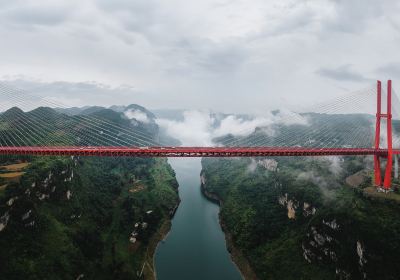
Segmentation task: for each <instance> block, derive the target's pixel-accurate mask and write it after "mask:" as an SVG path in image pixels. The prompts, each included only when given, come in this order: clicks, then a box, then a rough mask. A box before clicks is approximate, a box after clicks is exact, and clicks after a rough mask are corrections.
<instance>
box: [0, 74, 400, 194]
mask: <svg viewBox="0 0 400 280" xmlns="http://www.w3.org/2000/svg"><path fill="white" fill-rule="evenodd" d="M0 89H1V86H0ZM4 92H5V93H6V94H10V89H9V88H7V90H6V91H4ZM386 93H387V96H386V97H387V99H386V100H387V102H386V105H387V108H386V110H385V112H382V86H381V82H380V81H378V83H377V87H376V91H375V94H376V97H377V109H376V115H375V118H376V125H375V141H374V146H373V147H366V148H355V147H299V146H298V145H295V146H292V147H290V146H289V147H279V146H253V147H252V146H245V145H242V146H233V147H229V146H228V147H227V146H222V147H167V146H156V145H153V144H152V143H153V142H152V141H151V140H149V139H148V138H146V136H145V135H142V134H140V133H138V134H137V135H136V134H135V137H136V138H137V141H142V142H144V146H143V144H142V146H131V145H123V144H121V143H122V142H118V143H117V144H118V145H113V143H115V142H116V140H115V139H116V138H117V137H115V135H114V136H110V135H112V133H113V131H114V130H115V125H110V126H108V127H106V126H105V125H104V122H103V121H99V120H97V119H84V118H83V119H81V121H82V125H81V126H83V128H81V129H82V131H83V132H85V130H90V129H92V130H93V128H88V127H89V124H90V125H92V127H93V126H95V127H96V130H97V131H98V132H99V133H98V134H97V135H96V136H90V135H89V136H86V137H87V138H88V137H92V138H93V139H92V140H91V141H89V140H88V141H87V143H89V142H90V143H91V142H95V141H94V140H95V139H96V138H99V139H100V138H105V139H108V140H107V141H108V142H109V143H110V144H111V145H109V146H104V145H87V146H70V145H63V146H59V145H57V146H54V145H51V143H50V144H46V145H27V144H26V143H28V144H29V143H30V142H29V139H30V138H28V137H27V136H26V135H25V133H24V132H21V131H20V130H21V129H20V128H18V127H17V126H16V128H15V131H16V133H15V135H11V136H10V135H4V137H7V139H8V141H9V143H10V145H2V146H1V147H0V154H3V155H39V156H111V157H119V156H135V157H265V156H348V155H371V156H374V169H375V184H376V185H377V186H382V185H383V186H384V188H385V189H389V188H390V186H391V179H392V164H393V157H394V156H395V155H397V154H400V149H393V143H392V83H391V81H390V80H389V81H388V83H387V90H386ZM11 94H12V93H11ZM13 96H14V95H13ZM12 98H14V97H12ZM19 102H26V100H25V99H23V100H19ZM53 105H54V104H53ZM382 119H383V120H384V121H385V123H386V137H385V138H386V139H387V146H386V147H385V148H381V147H380V141H381V137H380V135H381V122H382ZM29 122H32V123H31V124H30V123H29ZM21 124H22V125H25V126H26V128H27V130H28V129H29V130H30V131H29V135H30V136H31V135H34V134H36V135H38V136H37V137H39V136H40V135H39V134H40V133H43V132H40V130H41V129H40V127H41V126H43V124H40V123H37V122H36V123H34V122H33V121H32V120H30V119H24V122H21ZM85 125H86V127H85ZM125 130H126V129H125ZM74 131H75V132H76V129H75V130H74ZM18 132H19V133H18ZM86 132H87V131H86ZM121 133H122V135H123V137H121V138H124V137H125V138H127V137H128V136H129V137H131V135H130V134H129V133H131V132H126V131H122V132H121ZM124 133H125V134H124ZM0 134H1V133H0ZM118 135H120V133H118ZM0 136H1V135H0ZM44 137H45V136H44ZM106 137H107V138H106ZM24 138H25V139H26V140H24ZM146 139H147V140H146ZM120 141H123V140H120ZM6 142H7V141H6ZM16 142H17V144H15V143H16ZM148 143H150V144H148ZM146 144H147V145H146ZM382 158H384V159H386V160H385V161H386V167H385V172H384V174H383V175H384V176H383V180H382V174H381V159H382ZM396 163H397V159H396Z"/></svg>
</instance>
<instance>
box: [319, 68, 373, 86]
mask: <svg viewBox="0 0 400 280" xmlns="http://www.w3.org/2000/svg"><path fill="white" fill-rule="evenodd" d="M351 68H352V66H351V65H349V64H346V65H342V66H339V67H337V68H333V69H331V68H320V69H318V70H317V71H316V73H317V74H318V75H320V76H322V77H326V78H329V79H333V80H337V81H352V82H361V81H370V79H367V78H365V77H364V76H362V75H361V74H359V73H357V72H355V71H353V70H352V69H351Z"/></svg>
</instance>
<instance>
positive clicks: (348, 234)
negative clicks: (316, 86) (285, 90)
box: [201, 114, 400, 279]
mask: <svg viewBox="0 0 400 280" xmlns="http://www.w3.org/2000/svg"><path fill="white" fill-rule="evenodd" d="M307 117H308V121H309V123H310V124H311V125H310V126H308V125H303V126H302V125H293V124H290V125H289V124H276V125H275V127H274V129H275V133H276V134H274V135H279V139H283V140H280V141H281V143H282V145H285V144H291V145H294V144H295V145H304V146H307V145H310V143H309V142H307V140H313V141H312V145H333V144H335V145H338V146H347V145H350V146H352V145H356V144H357V143H356V140H355V139H357V135H359V134H360V131H361V130H360V129H361V128H359V127H358V128H357V127H355V125H356V124H357V123H358V124H359V125H360V126H361V127H364V126H365V129H366V130H365V131H362V135H364V138H365V143H370V140H372V134H371V131H370V130H371V128H372V126H371V125H370V124H371V119H372V120H373V118H372V117H371V116H364V115H336V116H327V115H323V114H307ZM360 123H361V124H360ZM309 127H317V128H319V129H321V127H325V128H326V130H328V131H335V139H336V140H335V142H334V143H333V142H332V143H329V142H328V139H329V137H328V136H326V135H321V134H319V137H317V136H318V134H317V133H315V134H313V133H311V134H308V135H309V137H308V139H305V138H302V137H299V136H300V135H302V134H304V132H308V131H312V129H309ZM261 129H262V128H259V129H258V130H257V131H256V132H255V133H253V134H252V135H250V136H247V137H245V139H246V141H250V142H251V141H252V139H255V138H253V137H260V133H261ZM368 131H369V132H368ZM265 134H266V133H265V132H264V135H265ZM274 135H273V134H272V135H269V136H268V135H266V136H265V137H264V140H265V141H266V142H264V143H268V141H269V143H270V144H274V143H276V140H275V139H276V136H275V137H274ZM282 135H283V137H281V136H282ZM231 137H232V138H233V139H235V137H233V136H231ZM257 139H259V138H257ZM285 141H286V142H285ZM293 141H294V142H293ZM372 167H373V162H372V159H371V158H370V157H364V156H358V157H355V156H347V157H321V158H310V157H300V158H294V157H268V158H263V157H260V158H254V159H250V158H242V159H228V158H226V159H224V158H221V159H218V158H215V159H213V158H203V159H202V173H201V177H202V192H203V194H204V195H205V196H206V197H208V198H210V199H212V200H216V201H218V202H220V205H221V212H220V221H221V224H222V226H223V228H224V231H225V233H226V237H227V241H228V247H229V248H230V251H231V252H232V254H233V259H234V261H235V263H236V264H237V265H238V266H239V268H240V269H241V271H242V273H243V274H244V275H245V276H246V279H397V278H398V275H399V273H400V268H399V266H397V264H396V262H397V258H398V253H399V252H400V236H399V235H398V234H397V233H398V232H399V231H400V223H398V222H397V220H398V219H399V218H400V216H399V211H400V204H399V201H400V193H399V189H398V188H397V187H396V186H398V184H399V183H400V181H399V180H398V179H395V180H394V183H393V185H394V188H395V190H394V192H393V193H391V194H389V195H384V194H380V193H377V192H376V191H375V188H374V187H373V186H372V182H373V171H372Z"/></svg>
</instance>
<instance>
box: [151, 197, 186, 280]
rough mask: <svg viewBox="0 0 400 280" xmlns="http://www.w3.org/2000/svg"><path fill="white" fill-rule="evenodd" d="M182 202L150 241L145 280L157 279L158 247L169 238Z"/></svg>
mask: <svg viewBox="0 0 400 280" xmlns="http://www.w3.org/2000/svg"><path fill="white" fill-rule="evenodd" d="M179 203H180V200H179V201H178V203H177V204H176V206H175V207H174V209H173V210H171V212H170V216H169V218H168V219H167V220H165V221H164V222H163V223H162V224H161V226H160V228H159V229H158V230H157V232H156V233H155V234H154V235H153V236H152V237H151V239H150V241H149V246H148V248H147V253H146V258H145V263H144V269H143V274H144V279H146V280H156V279H157V273H156V267H155V253H156V251H157V247H158V245H159V244H160V243H161V242H162V241H163V240H165V238H166V237H167V235H168V233H169V232H170V230H171V227H172V222H171V221H172V219H173V218H174V215H175V212H176V210H177V209H178V206H179Z"/></svg>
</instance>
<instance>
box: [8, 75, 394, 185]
mask: <svg viewBox="0 0 400 280" xmlns="http://www.w3.org/2000/svg"><path fill="white" fill-rule="evenodd" d="M384 92H386V96H384V97H385V99H383V98H382V96H383V93H384ZM0 96H2V97H3V98H5V99H6V102H5V103H6V104H7V103H8V104H13V106H18V108H20V107H24V106H25V107H29V109H33V108H37V107H40V108H41V110H38V109H33V110H31V111H29V110H28V109H26V110H25V111H22V110H19V109H16V108H14V109H13V110H7V111H5V112H4V113H3V114H2V115H1V116H0V154H1V155H34V156H111V157H120V156H130V157H132V156H133V157H266V156H274V157H275V156H289V157H292V156H349V155H360V156H373V157H374V173H375V185H376V186H383V187H384V188H385V189H386V190H388V189H390V187H391V181H392V173H393V163H394V164H395V168H396V170H397V168H398V160H397V155H398V154H400V149H397V148H394V147H393V146H394V144H399V142H400V138H399V139H395V141H393V126H392V119H393V116H394V115H395V114H393V112H392V103H393V102H392V101H393V100H392V99H393V97H394V99H395V102H394V103H396V104H398V105H400V101H399V100H398V99H397V96H396V95H395V94H394V95H392V82H391V81H390V80H389V81H388V82H387V88H386V90H384V89H382V83H381V82H380V81H378V82H377V85H376V86H374V88H373V89H371V88H370V89H367V90H362V91H359V92H356V93H353V94H351V95H349V96H345V97H340V98H338V99H336V100H333V101H330V102H329V103H325V104H319V105H318V106H319V109H318V108H317V109H316V110H308V111H307V110H306V111H305V113H299V114H294V115H292V116H285V117H283V118H281V119H280V121H281V122H282V123H281V124H280V127H281V128H282V130H283V131H285V130H287V131H286V132H285V133H284V132H282V131H281V132H280V133H281V135H279V136H274V135H272V136H271V135H270V134H269V132H268V131H264V132H263V131H262V130H259V131H249V132H248V133H249V134H250V135H251V137H250V136H249V135H246V134H241V135H242V136H241V137H233V138H222V139H217V140H216V147H182V146H180V147H172V146H171V145H162V143H159V142H157V141H155V140H154V135H150V134H148V133H145V132H143V131H140V130H136V129H132V128H128V127H126V126H123V125H119V124H115V123H113V122H112V121H110V120H107V119H104V118H102V117H100V116H89V115H84V116H74V115H72V116H69V117H66V116H64V115H63V114H60V115H62V116H58V115H57V116H53V114H52V113H51V112H50V111H49V110H47V111H46V109H44V108H49V107H50V108H61V107H62V105H60V104H58V103H55V102H54V101H51V100H47V99H44V98H38V97H37V96H34V95H31V94H29V93H27V92H25V91H22V90H17V89H15V88H12V87H10V86H8V85H5V84H0ZM371 96H373V97H374V98H376V104H375V105H376V109H375V112H374V113H375V114H374V116H373V118H374V120H375V127H374V133H373V135H374V137H373V139H372V140H373V141H370V140H371V139H369V138H370V137H369V134H368V133H366V131H367V129H368V128H367V127H366V126H368V125H366V122H365V119H367V118H368V117H366V116H372V114H371V112H362V111H360V110H356V112H354V114H355V115H357V116H361V115H362V116H364V117H363V118H361V119H360V118H359V119H357V123H351V128H350V129H349V131H348V132H347V133H348V134H349V135H352V138H351V139H347V138H346V137H343V136H342V138H341V139H339V140H338V139H337V137H336V136H335V131H329V130H327V128H326V127H325V126H327V125H328V123H329V120H331V119H332V118H333V119H335V118H336V119H338V120H339V121H340V119H339V118H340V117H341V116H343V115H345V114H349V113H352V111H351V110H353V109H360V106H361V105H365V104H367V105H368V104H369V105H370V99H369V98H370V97H371ZM43 103H45V106H44V107H43ZM383 103H386V104H385V105H386V106H383ZM6 106H7V105H6ZM6 106H5V107H6ZM347 107H350V111H349V110H348V109H349V108H347ZM382 107H386V108H382ZM321 108H322V109H321ZM346 108H347V109H346ZM396 108H397V107H393V109H394V111H395V109H396ZM399 108H400V106H399ZM4 109H5V108H4ZM383 109H384V111H383ZM25 112H28V113H25ZM395 113H397V111H396V112H395ZM307 114H308V115H307ZM309 114H313V115H312V116H313V118H316V119H321V118H325V120H323V121H320V122H318V125H317V126H315V127H313V126H310V125H308V126H307V125H304V124H301V121H302V120H301V119H302V118H305V117H307V116H309ZM397 115H398V116H399V119H400V115H399V114H397ZM53 118H55V121H54V120H53ZM46 120H48V122H47V121H46ZM382 123H383V124H384V125H385V126H386V127H385V128H384V129H382V130H385V131H386V132H385V133H384V135H383V137H382V135H381V124H382ZM346 124H348V121H346ZM299 125H304V128H303V129H302V133H300V134H299V132H296V130H295V129H296V127H298V126H299ZM343 126H345V124H343ZM287 127H292V128H293V129H294V130H293V131H294V132H293V131H290V130H288V129H287ZM272 134H273V133H272ZM344 134H346V133H344ZM243 135H246V136H243ZM382 141H383V142H385V143H383V144H384V147H381V142H382ZM356 144H360V145H361V146H362V147H356ZM383 162H385V164H386V166H384V172H383V174H382V164H383Z"/></svg>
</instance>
